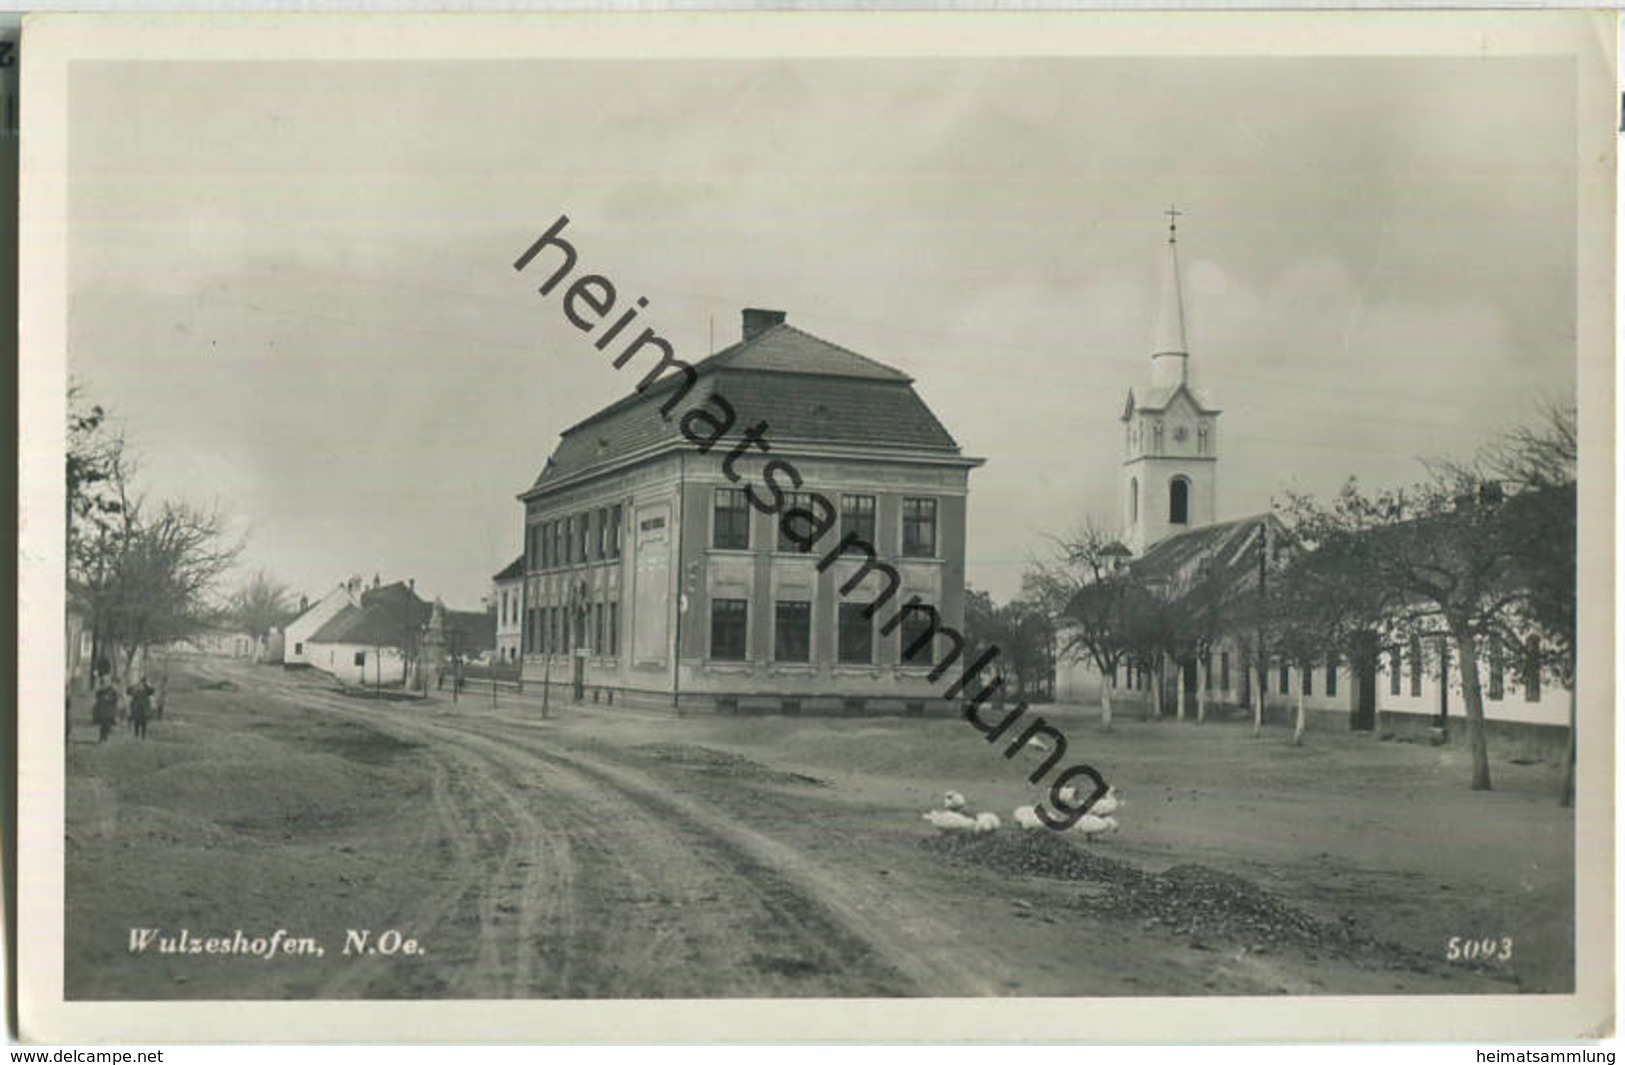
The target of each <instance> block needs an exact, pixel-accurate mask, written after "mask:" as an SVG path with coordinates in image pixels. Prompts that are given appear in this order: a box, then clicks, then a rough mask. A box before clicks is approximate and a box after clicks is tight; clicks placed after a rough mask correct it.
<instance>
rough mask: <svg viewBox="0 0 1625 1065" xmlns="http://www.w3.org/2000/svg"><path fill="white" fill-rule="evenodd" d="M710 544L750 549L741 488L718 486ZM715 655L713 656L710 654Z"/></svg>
mask: <svg viewBox="0 0 1625 1065" xmlns="http://www.w3.org/2000/svg"><path fill="white" fill-rule="evenodd" d="M711 546H712V547H720V548H723V549H725V550H730V551H747V550H749V549H750V504H749V503H747V502H746V500H745V493H744V490H743V489H739V488H718V489H717V490H716V495H715V497H714V502H713V515H712V529H711ZM712 657H715V656H712Z"/></svg>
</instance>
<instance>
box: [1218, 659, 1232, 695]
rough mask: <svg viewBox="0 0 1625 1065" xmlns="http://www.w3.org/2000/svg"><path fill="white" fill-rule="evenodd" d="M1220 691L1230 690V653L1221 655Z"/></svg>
mask: <svg viewBox="0 0 1625 1065" xmlns="http://www.w3.org/2000/svg"><path fill="white" fill-rule="evenodd" d="M1219 690H1220V691H1229V690H1230V652H1229V651H1221V652H1220V653H1219Z"/></svg>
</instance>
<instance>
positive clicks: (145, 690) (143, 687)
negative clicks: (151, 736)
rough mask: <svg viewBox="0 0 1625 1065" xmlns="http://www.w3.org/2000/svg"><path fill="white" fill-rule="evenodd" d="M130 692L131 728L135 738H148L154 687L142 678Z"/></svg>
mask: <svg viewBox="0 0 1625 1065" xmlns="http://www.w3.org/2000/svg"><path fill="white" fill-rule="evenodd" d="M129 692H130V728H131V730H132V731H133V732H134V733H135V738H136V739H138V740H144V739H146V738H147V719H148V718H149V717H151V716H152V695H153V687H152V685H150V684H148V683H147V678H146V677H142V678H141V682H140V683H139V684H137V685H136V686H135V687H133V688H131V689H129Z"/></svg>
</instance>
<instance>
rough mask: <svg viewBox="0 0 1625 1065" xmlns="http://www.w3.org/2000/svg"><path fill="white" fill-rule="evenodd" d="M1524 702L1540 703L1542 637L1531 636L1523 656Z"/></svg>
mask: <svg viewBox="0 0 1625 1065" xmlns="http://www.w3.org/2000/svg"><path fill="white" fill-rule="evenodd" d="M1523 701H1524V702H1526V703H1538V702H1540V637H1539V636H1531V637H1529V642H1528V644H1527V645H1525V649H1524V656H1523Z"/></svg>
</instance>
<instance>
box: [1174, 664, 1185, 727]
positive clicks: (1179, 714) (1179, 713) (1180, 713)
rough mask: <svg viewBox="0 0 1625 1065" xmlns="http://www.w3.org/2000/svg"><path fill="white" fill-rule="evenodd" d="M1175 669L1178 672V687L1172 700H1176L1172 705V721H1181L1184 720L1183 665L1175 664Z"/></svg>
mask: <svg viewBox="0 0 1625 1065" xmlns="http://www.w3.org/2000/svg"><path fill="white" fill-rule="evenodd" d="M1175 668H1176V669H1178V670H1179V686H1178V688H1177V689H1176V691H1175V695H1174V698H1175V699H1177V700H1178V701H1177V702H1176V703H1175V704H1174V720H1176V721H1183V720H1185V663H1183V662H1178V663H1175Z"/></svg>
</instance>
